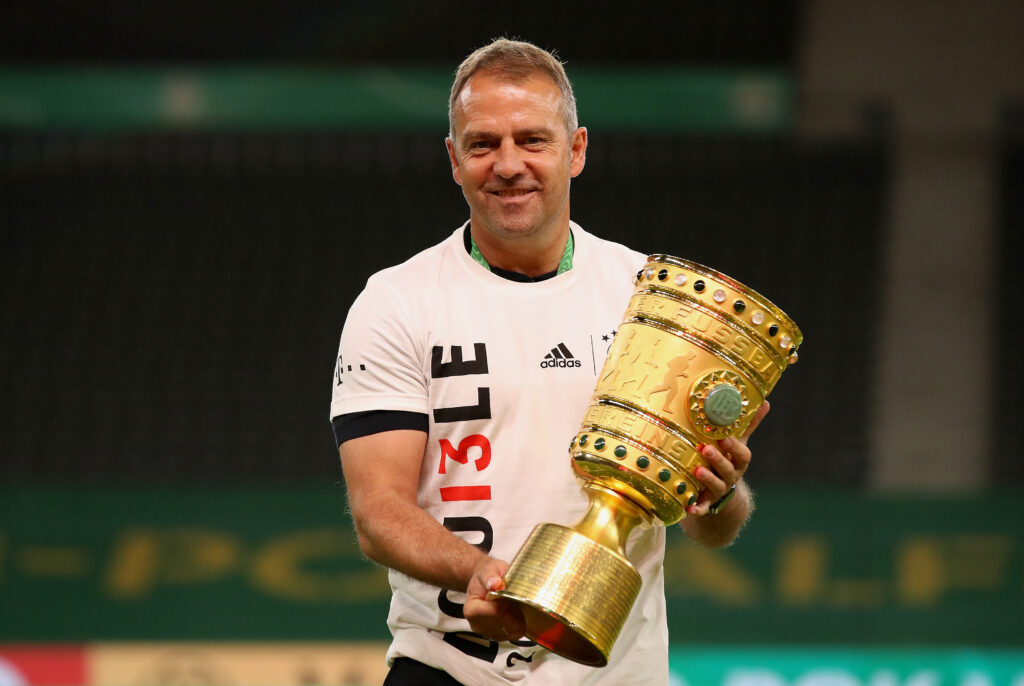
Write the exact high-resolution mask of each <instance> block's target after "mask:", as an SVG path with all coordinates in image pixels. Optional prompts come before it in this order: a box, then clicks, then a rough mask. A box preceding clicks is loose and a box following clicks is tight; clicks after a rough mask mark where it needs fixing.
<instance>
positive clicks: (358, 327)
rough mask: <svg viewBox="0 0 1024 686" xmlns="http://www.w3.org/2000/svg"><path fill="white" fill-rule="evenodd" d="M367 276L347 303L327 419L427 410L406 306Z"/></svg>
mask: <svg viewBox="0 0 1024 686" xmlns="http://www.w3.org/2000/svg"><path fill="white" fill-rule="evenodd" d="M379 277H380V275H377V276H375V277H372V278H371V279H370V281H369V282H368V283H367V286H366V288H365V289H364V290H363V292H362V293H361V294H360V295H359V297H358V298H356V300H355V302H353V303H352V307H351V308H350V309H349V312H348V316H347V317H346V319H345V327H344V329H343V331H342V334H341V343H340V345H339V347H338V358H337V360H336V361H335V367H334V380H333V382H334V390H333V394H332V398H331V419H333V418H335V417H338V416H340V415H343V414H349V413H353V412H367V411H371V410H397V411H402V412H419V413H423V414H426V413H427V412H428V409H429V408H428V399H427V378H426V369H427V367H426V366H425V363H424V358H423V345H422V344H421V343H420V340H421V339H422V337H423V335H422V334H417V331H416V323H415V321H414V319H413V318H412V317H411V316H410V315H409V308H408V307H407V305H408V304H407V303H402V302H401V301H400V297H399V295H398V294H396V293H395V292H393V291H392V290H391V289H390V288H388V287H387V285H386V284H385V283H383V282H382V280H381V279H380V278H379Z"/></svg>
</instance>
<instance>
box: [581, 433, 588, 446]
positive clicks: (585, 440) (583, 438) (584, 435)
mask: <svg viewBox="0 0 1024 686" xmlns="http://www.w3.org/2000/svg"><path fill="white" fill-rule="evenodd" d="M586 445H587V435H586V434H583V435H582V436H580V447H581V448H583V447H586Z"/></svg>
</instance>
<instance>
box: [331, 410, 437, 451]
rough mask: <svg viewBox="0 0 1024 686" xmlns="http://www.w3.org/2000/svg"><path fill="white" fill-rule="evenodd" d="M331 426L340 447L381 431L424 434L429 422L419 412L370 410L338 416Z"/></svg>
mask: <svg viewBox="0 0 1024 686" xmlns="http://www.w3.org/2000/svg"><path fill="white" fill-rule="evenodd" d="M331 426H332V427H333V428H334V440H335V442H336V443H337V445H338V446H341V444H342V443H344V442H345V441H348V440H351V439H353V438H359V437H360V436H369V435H370V434H379V433H381V432H382V431H395V430H397V429H412V430H414V431H422V432H423V433H426V432H427V430H428V429H429V428H430V420H429V418H428V417H427V415H425V414H423V413H421V412H402V411H399V410H370V411H369V412H350V413H349V414H342V415H338V416H337V417H335V418H334V419H332V420H331Z"/></svg>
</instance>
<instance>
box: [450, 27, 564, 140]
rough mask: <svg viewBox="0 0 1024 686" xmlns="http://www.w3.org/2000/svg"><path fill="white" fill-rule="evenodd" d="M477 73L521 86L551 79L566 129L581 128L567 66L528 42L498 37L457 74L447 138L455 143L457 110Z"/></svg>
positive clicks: (452, 94) (474, 54)
mask: <svg viewBox="0 0 1024 686" xmlns="http://www.w3.org/2000/svg"><path fill="white" fill-rule="evenodd" d="M478 71H487V72H490V73H492V74H494V75H496V76H498V77H499V78H502V79H505V80H508V81H510V82H512V83H519V82H521V81H524V80H526V79H527V78H529V77H531V76H534V75H536V74H542V75H544V76H547V77H548V78H550V79H551V80H552V81H553V82H554V84H555V86H557V87H558V91H559V92H560V93H561V95H562V103H561V105H560V109H561V111H562V119H563V120H564V122H565V130H566V132H567V133H568V134H569V136H572V133H573V132H574V131H575V130H576V129H577V128H578V127H579V123H578V119H577V117H576V96H575V95H573V92H572V83H570V81H569V76H568V75H567V74H566V73H565V67H563V66H562V63H561V61H559V59H558V58H557V57H555V55H554V54H552V53H550V52H548V51H547V50H544V49H542V48H538V47H537V46H536V45H534V44H533V43H527V42H525V41H517V40H509V39H507V38H497V39H495V40H494V41H492V42H491V43H490V44H489V45H485V46H484V47H482V48H479V49H477V50H475V51H474V52H473V53H472V54H471V55H470V56H469V57H467V58H466V59H464V60H463V61H462V64H460V65H459V68H458V70H457V71H456V72H455V82H454V83H452V92H451V96H450V97H449V98H448V135H449V136H450V137H451V139H452V140H455V107H456V102H457V101H458V98H459V94H460V93H462V89H463V88H465V87H466V83H467V82H468V81H469V79H470V78H471V77H472V76H473V74H475V73H477V72H478Z"/></svg>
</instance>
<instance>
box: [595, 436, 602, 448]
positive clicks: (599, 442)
mask: <svg viewBox="0 0 1024 686" xmlns="http://www.w3.org/2000/svg"><path fill="white" fill-rule="evenodd" d="M594 450H604V439H603V438H599V439H597V440H596V441H594Z"/></svg>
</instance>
